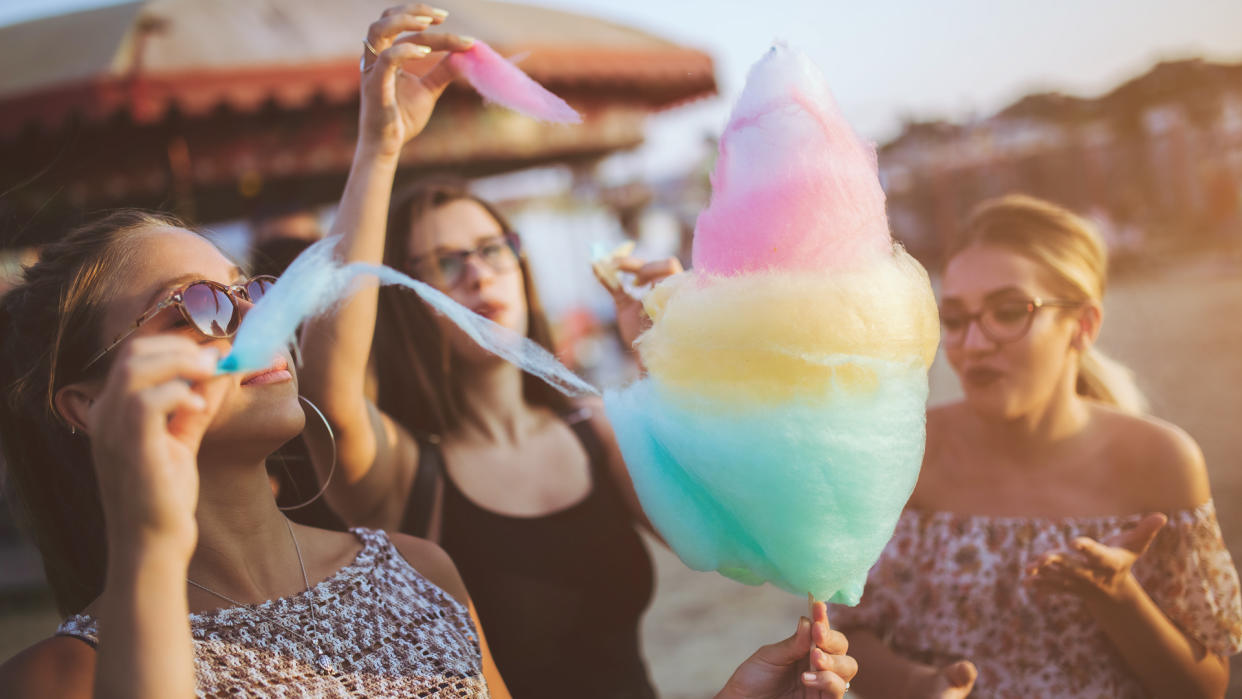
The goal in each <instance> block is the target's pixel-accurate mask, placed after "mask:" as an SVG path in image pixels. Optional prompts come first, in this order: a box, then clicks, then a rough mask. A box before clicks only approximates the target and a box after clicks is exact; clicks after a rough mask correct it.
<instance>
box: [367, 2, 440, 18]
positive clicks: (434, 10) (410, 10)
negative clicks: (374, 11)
mask: <svg viewBox="0 0 1242 699" xmlns="http://www.w3.org/2000/svg"><path fill="white" fill-rule="evenodd" d="M396 14H407V15H431V16H433V17H435V18H436V19H438V20H440V21H444V18H445V17H448V10H442V9H440V8H438V7H432V6H431V5H427V4H425V3H413V4H409V5H395V6H393V7H390V8H388V9H387V10H384V11H383V12H381V13H380V17H391V16H392V15H396Z"/></svg>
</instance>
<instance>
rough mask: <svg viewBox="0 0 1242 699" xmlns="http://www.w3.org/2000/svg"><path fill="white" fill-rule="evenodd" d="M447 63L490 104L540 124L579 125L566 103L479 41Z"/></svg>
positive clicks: (450, 58) (578, 119)
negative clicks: (543, 122)
mask: <svg viewBox="0 0 1242 699" xmlns="http://www.w3.org/2000/svg"><path fill="white" fill-rule="evenodd" d="M449 61H451V62H452V64H453V67H454V68H456V69H457V70H458V72H460V73H461V74H462V75H463V76H465V78H466V80H467V81H469V82H470V85H471V86H472V87H474V89H475V90H477V91H478V93H479V94H480V95H483V97H484V99H486V100H488V101H489V102H495V103H496V104H499V105H500V106H502V107H508V108H509V109H512V110H514V111H515V112H521V113H522V114H525V115H526V116H529V117H532V118H534V119H539V120H540V121H550V122H553V123H558V124H577V123H579V122H581V121H582V117H581V116H579V115H578V112H576V111H574V108H573V107H570V106H569V105H568V104H566V103H565V100H563V99H561V98H560V97H557V96H556V95H554V94H552V93H551V92H549V91H548V90H546V89H544V87H543V86H542V85H540V84H539V83H537V82H535V81H534V80H531V79H530V76H528V75H526V73H523V72H522V71H521V70H520V69H519V68H518V67H517V66H515V65H513V64H512V63H510V62H509V61H506V60H505V59H504V58H503V57H502V56H501V55H500V54H498V53H496V51H495V50H494V49H493V48H492V47H490V46H488V45H487V44H485V43H483V42H482V41H478V40H476V41H475V42H474V45H473V46H471V47H470V48H469V49H467V50H465V51H458V52H457V53H454V54H453V55H452V56H450V57H449Z"/></svg>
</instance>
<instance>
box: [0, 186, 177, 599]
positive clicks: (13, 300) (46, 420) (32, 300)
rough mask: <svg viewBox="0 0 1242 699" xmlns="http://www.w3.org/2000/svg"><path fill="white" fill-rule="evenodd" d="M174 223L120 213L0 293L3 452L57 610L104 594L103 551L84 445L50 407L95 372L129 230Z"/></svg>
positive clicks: (17, 506)
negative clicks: (88, 365)
mask: <svg viewBox="0 0 1242 699" xmlns="http://www.w3.org/2000/svg"><path fill="white" fill-rule="evenodd" d="M180 225H181V224H180V223H179V222H177V221H176V220H173V219H171V218H167V217H164V216H160V215H156V214H150V213H146V212H142V211H132V210H127V211H118V212H116V213H113V214H110V215H108V216H105V217H103V218H101V219H99V220H97V221H95V222H93V223H89V224H87V225H85V226H83V227H81V228H79V229H77V230H76V231H74V232H72V233H70V234H69V235H68V236H66V237H65V238H63V239H61V240H60V241H58V242H55V243H52V244H51V245H48V246H47V247H45V248H44V249H43V250H42V251H41V254H40V257H39V261H38V262H36V263H35V264H34V265H32V266H31V267H29V268H27V269H26V270H25V272H24V274H23V280H22V283H21V284H19V285H18V286H17V287H15V288H13V289H11V290H10V291H9V292H8V293H7V294H5V295H4V297H3V298H0V392H3V396H4V400H3V402H0V454H2V455H3V467H4V476H5V485H6V486H7V487H6V491H7V494H8V495H9V501H10V503H11V506H12V507H13V511H14V513H15V514H16V516H17V519H18V521H19V522H20V523H22V524H23V525H24V526H25V527H26V528H28V530H29V531H30V534H31V535H32V537H33V538H34V541H35V545H36V546H38V548H39V553H40V554H41V555H42V557H43V569H44V572H45V574H46V576H47V581H48V584H49V585H50V586H51V588H52V593H53V595H54V596H55V598H56V605H57V607H59V609H60V611H61V613H63V614H72V613H76V612H79V611H81V610H82V608H83V607H85V606H86V605H87V604H88V603H90V601H91V600H93V599H94V598H95V597H98V596H99V594H100V592H102V591H103V582H104V570H105V566H106V562H107V551H106V548H105V539H104V526H103V525H104V522H103V508H102V506H101V504H100V501H99V487H98V484H97V482H96V480H95V469H94V465H93V464H92V462H91V450H90V441H89V440H88V439H86V438H85V437H84V436H80V435H78V436H75V435H73V434H72V433H71V432H70V429H69V426H68V424H66V422H65V421H64V420H63V419H62V418H61V416H60V414H59V413H58V412H57V411H56V408H55V406H54V405H53V398H54V396H55V395H56V392H57V390H59V389H60V388H61V387H63V386H66V385H69V384H72V383H76V382H78V381H83V380H87V379H90V378H94V377H95V376H100V375H102V374H103V373H105V372H106V370H107V366H108V362H107V361H101V362H99V363H97V364H96V365H95V366H93V367H91V369H90V372H89V373H88V372H87V371H85V370H84V368H83V367H84V366H85V365H86V363H87V360H88V358H89V357H90V356H91V355H92V354H93V353H94V352H96V351H98V350H99V348H100V347H101V343H102V338H101V337H100V334H101V332H102V327H101V324H102V321H103V316H104V311H105V307H106V305H107V302H108V300H109V299H110V298H111V296H112V292H113V289H114V287H113V281H114V279H113V278H112V275H113V274H114V273H115V270H116V269H118V267H119V266H120V264H121V263H122V261H123V260H124V258H125V257H126V256H127V253H128V252H129V249H130V246H129V245H128V244H127V241H128V240H129V239H130V238H131V237H132V236H131V234H132V233H134V232H136V231H138V230H140V229H145V228H150V227H156V226H160V227H162V226H180Z"/></svg>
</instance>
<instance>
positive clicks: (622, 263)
mask: <svg viewBox="0 0 1242 699" xmlns="http://www.w3.org/2000/svg"><path fill="white" fill-rule="evenodd" d="M616 264H617V269H618V270H620V271H622V272H629V273H631V274H633V275H634V286H643V285H645V284H650V283H652V282H657V281H660V280H661V279H665V278H667V277H671V276H673V275H674V274H680V273H681V272H683V271H685V270H684V268H683V267H682V266H681V261H680V260H678V259H677V258H676V257H669V258H665V259H663V260H656V261H655V262H644V261H643V260H640V259H638V258H636V257H623V258H621V259H619V260H617V263H616Z"/></svg>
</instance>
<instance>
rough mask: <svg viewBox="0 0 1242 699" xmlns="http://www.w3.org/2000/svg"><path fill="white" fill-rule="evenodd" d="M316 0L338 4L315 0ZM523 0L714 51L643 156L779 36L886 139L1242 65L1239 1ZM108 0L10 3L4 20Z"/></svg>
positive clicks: (694, 135)
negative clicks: (919, 125) (699, 84)
mask: <svg viewBox="0 0 1242 699" xmlns="http://www.w3.org/2000/svg"><path fill="white" fill-rule="evenodd" d="M204 1H209V0H204ZM315 1H321V2H327V1H331V2H339V1H342V0H307V2H315ZM526 3H527V4H539V5H546V6H550V7H556V8H560V9H565V10H570V11H575V12H581V13H586V14H592V15H597V16H600V17H605V18H608V19H612V20H616V21H620V22H622V23H625V24H629V25H632V26H636V27H639V28H642V29H645V30H648V31H651V32H654V33H657V34H660V35H662V36H665V37H668V38H670V39H674V40H677V41H679V42H682V43H685V44H688V45H691V46H694V47H697V48H701V49H704V50H706V51H708V52H709V53H710V54H711V55H712V56H713V57H714V58H715V60H716V74H717V79H718V81H719V84H720V88H721V90H720V91H721V97H720V98H718V99H715V100H711V101H708V102H704V103H700V104H696V105H692V106H690V107H683V108H679V109H676V110H673V111H671V112H668V113H665V114H662V115H659V116H658V117H656V118H654V119H653V120H652V122H651V126H652V129H651V132H650V135H649V138H650V140H651V144H650V145H649V147H648V148H646V149H645V151H646V153H647V158H648V159H649V160H655V161H659V160H661V159H664V160H668V161H676V160H677V159H679V158H683V157H685V155H686V148H688V147H689V146H688V145H687V144H690V143H701V136H702V135H703V134H705V133H712V132H719V130H720V128H721V127H722V126H723V124H724V121H725V119H726V118H727V116H728V109H729V105H730V104H731V102H732V100H733V99H734V98H735V97H736V95H737V93H738V91H739V90H740V88H741V86H742V84H743V81H744V79H745V75H746V71H747V69H748V67H749V66H750V64H751V63H753V62H754V61H755V60H756V59H757V58H759V57H760V56H761V55H762V53H763V51H764V50H765V49H766V48H767V46H768V45H769V44H770V43H771V41H772V40H773V39H783V40H785V41H787V42H788V43H789V44H790V45H792V46H794V47H796V48H799V49H802V50H803V51H805V52H807V53H808V54H809V55H810V56H811V58H812V59H813V60H815V62H816V63H818V64H819V66H820V67H821V68H822V69H823V71H824V73H825V74H826V75H827V77H828V81H829V84H830V85H831V86H832V87H833V90H834V92H835V93H836V96H837V99H838V101H839V102H840V104H841V107H842V109H843V110H844V112H845V114H846V116H847V118H849V119H850V121H851V122H852V123H853V124H854V125H855V127H856V128H857V129H858V130H859V131H860V132H861V133H862V134H863V135H864V136H866V137H868V138H870V139H873V140H876V141H881V142H882V141H884V140H886V139H888V138H891V137H892V136H894V135H896V134H897V133H898V132H899V130H900V127H901V124H902V122H903V120H904V119H908V118H917V119H932V118H949V119H954V120H961V119H969V118H971V117H974V116H986V115H987V114H989V113H991V112H994V111H996V110H998V109H1000V108H1002V107H1004V106H1005V105H1006V104H1008V103H1009V102H1011V101H1013V100H1015V99H1017V98H1019V97H1021V96H1022V95H1024V94H1027V93H1028V92H1031V91H1035V90H1060V91H1063V92H1068V93H1071V94H1077V95H1083V96H1090V95H1095V94H1100V93H1103V92H1106V91H1108V90H1109V89H1111V88H1112V87H1113V86H1115V85H1117V84H1118V83H1120V82H1122V81H1124V80H1126V79H1128V78H1130V77H1133V76H1135V75H1137V74H1139V73H1141V72H1143V71H1145V70H1146V69H1147V68H1149V67H1150V66H1151V65H1152V64H1154V63H1155V62H1156V61H1158V60H1162V59H1170V58H1183V57H1190V56H1203V57H1207V58H1210V59H1216V60H1224V61H1242V0H1182V1H1180V2H1178V1H1174V0H1040V1H1031V0H935V1H932V0H864V1H860V0H764V1H763V2H741V1H738V0H526ZM104 4H111V3H110V0H0V24H6V23H11V22H15V21H21V20H24V19H29V18H33V17H36V16H41V15H46V14H51V13H56V12H66V11H71V10H73V9H79V8H84V7H92V6H99V5H104ZM394 4H396V2H395V0H394ZM359 31H360V32H361V31H362V28H360V29H359ZM482 38H486V37H482ZM656 169H657V170H658V169H661V168H660V167H659V164H658V163H657V164H656Z"/></svg>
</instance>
